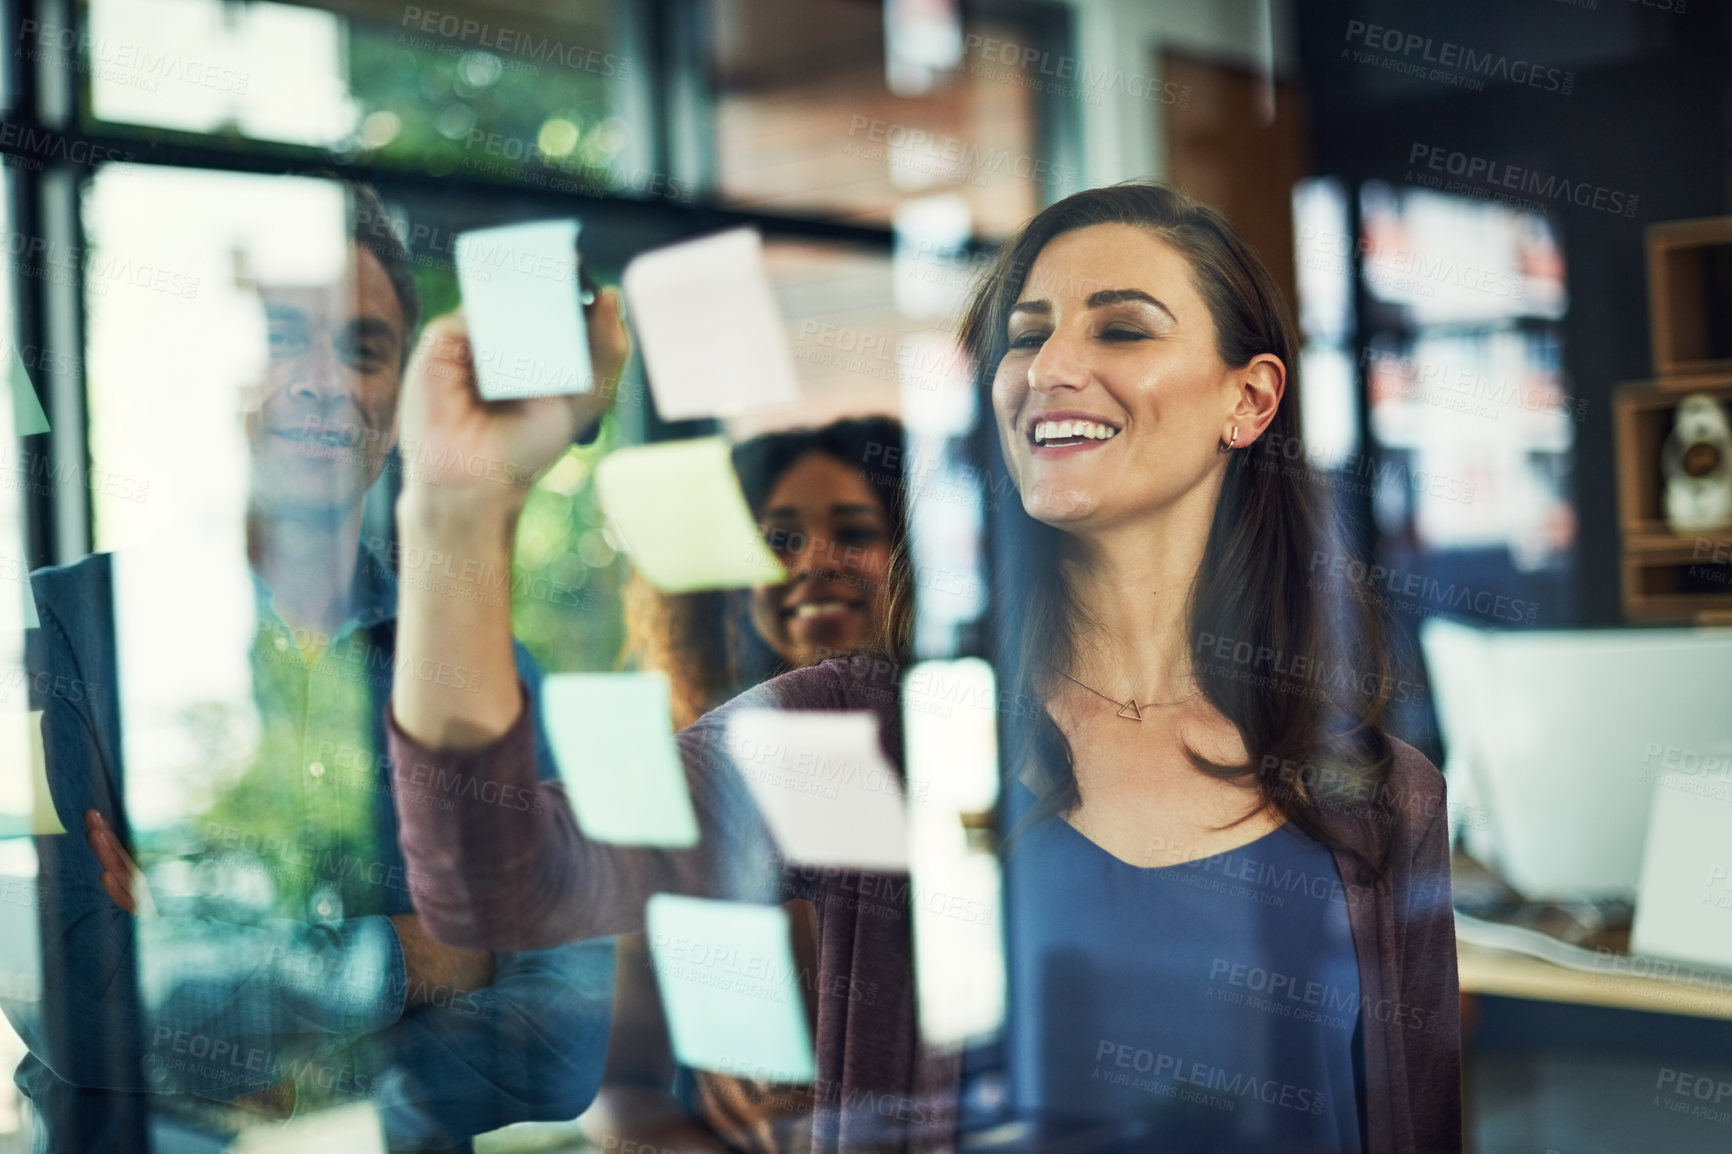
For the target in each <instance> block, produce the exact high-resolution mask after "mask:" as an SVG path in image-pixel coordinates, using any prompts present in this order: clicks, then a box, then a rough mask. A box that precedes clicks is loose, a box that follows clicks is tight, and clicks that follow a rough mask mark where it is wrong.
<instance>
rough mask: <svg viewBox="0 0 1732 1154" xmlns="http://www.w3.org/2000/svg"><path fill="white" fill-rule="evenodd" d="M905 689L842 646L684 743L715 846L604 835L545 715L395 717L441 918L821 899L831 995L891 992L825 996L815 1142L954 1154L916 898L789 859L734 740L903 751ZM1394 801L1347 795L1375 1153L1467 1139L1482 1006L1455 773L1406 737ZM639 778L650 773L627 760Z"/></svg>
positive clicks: (1390, 793) (589, 920)
mask: <svg viewBox="0 0 1732 1154" xmlns="http://www.w3.org/2000/svg"><path fill="white" fill-rule="evenodd" d="M897 700H898V693H897V683H896V675H895V671H894V670H893V669H890V668H887V667H886V665H885V663H884V662H869V661H866V660H864V659H854V660H852V661H850V660H847V659H836V660H831V661H827V662H824V663H823V664H821V665H816V666H813V667H811V668H807V669H801V670H796V671H794V672H792V673H788V674H784V675H783V676H781V677H778V678H776V679H775V680H774V681H771V682H769V683H767V684H765V685H762V686H759V687H758V688H756V689H754V690H752V691H750V692H748V693H746V694H744V695H742V696H741V697H738V698H735V699H734V700H733V701H731V702H729V703H728V704H727V705H724V706H722V707H721V708H719V709H716V710H714V711H712V712H710V713H708V714H706V715H705V716H703V717H702V718H700V719H699V720H698V721H697V722H696V723H694V724H693V725H691V726H690V727H688V728H687V729H685V730H682V731H681V732H680V733H679V734H678V735H677V737H676V741H677V743H678V745H679V750H680V754H681V759H682V761H683V762H684V765H685V771H686V781H687V784H688V786H689V788H690V791H691V795H692V803H693V806H694V808H695V809H696V811H697V814H698V821H699V825H700V826H701V828H702V832H703V838H702V841H701V842H700V844H699V845H698V846H696V847H694V848H692V849H689V850H655V849H643V848H628V847H621V846H614V845H604V844H601V843H598V842H593V841H590V840H589V839H588V838H586V837H585V836H584V835H583V832H582V830H580V829H579V828H578V826H577V823H576V821H575V820H574V818H573V816H572V812H571V808H570V805H569V803H568V802H567V800H566V797H565V793H564V790H563V788H562V787H561V786H559V785H558V784H547V783H540V782H538V781H537V776H536V769H535V730H534V726H533V724H532V715H531V711H530V710H529V709H525V710H524V712H523V715H522V716H520V717H519V719H518V721H517V723H516V724H515V725H513V727H512V728H511V730H510V731H509V732H507V733H505V734H504V735H503V736H501V737H500V738H499V739H498V740H496V741H494V742H493V743H492V744H490V745H488V746H486V747H484V748H482V749H478V750H473V751H470V752H467V753H450V752H444V751H436V750H429V749H426V748H424V747H422V746H421V745H419V744H417V743H416V742H414V741H412V740H410V739H409V738H408V737H406V736H405V735H404V734H403V732H402V731H401V730H400V729H398V728H397V727H396V725H395V723H394V722H393V723H392V724H391V725H390V743H391V760H392V763H393V765H394V773H395V777H396V790H395V798H396V804H397V811H398V817H399V819H400V822H401V826H402V840H403V850H404V853H405V855H406V856H407V859H408V863H409V888H410V891H411V893H413V894H414V895H415V904H416V908H417V909H418V910H419V912H420V914H421V916H422V918H423V920H424V921H425V922H426V925H427V928H428V930H429V931H430V932H431V933H432V934H433V935H434V936H435V937H436V938H438V939H439V940H441V941H443V942H446V943H448V944H450V945H454V946H468V947H472V948H491V949H519V950H521V949H539V948H545V947H550V946H554V945H559V944H561V943H564V942H569V941H573V940H576V939H582V938H593V937H604V936H607V935H610V934H616V933H624V932H627V931H632V930H641V929H642V928H643V911H644V903H645V901H646V900H647V899H648V898H649V896H650V895H651V894H654V893H659V892H670V893H687V894H696V895H700V896H705V897H713V898H725V899H728V900H735V901H765V902H771V901H783V900H787V899H789V898H796V897H803V898H806V899H808V900H810V901H812V902H813V903H814V905H815V906H816V907H817V911H818V969H819V974H818V983H819V989H820V990H823V991H837V990H851V989H873V990H876V991H877V993H878V996H877V997H876V998H875V1000H874V1001H873V1002H872V1004H870V1005H863V1004H860V1003H859V1002H858V1001H857V1000H853V999H849V998H842V997H819V998H818V999H817V1006H818V1010H817V1020H816V1023H815V1025H816V1035H817V1036H816V1040H815V1042H816V1046H815V1049H816V1056H817V1066H818V1076H817V1080H816V1082H815V1083H814V1085H813V1098H814V1101H815V1106H814V1112H813V1119H812V1126H813V1132H812V1139H813V1141H812V1149H813V1150H814V1151H815V1152H818V1154H827V1152H832V1151H834V1152H837V1154H843V1152H854V1151H866V1150H872V1151H879V1150H889V1149H904V1148H906V1149H910V1150H940V1149H946V1148H948V1147H949V1146H950V1145H951V1144H952V1142H953V1139H954V1130H955V1106H956V1078H957V1069H958V1056H957V1055H956V1054H954V1053H945V1052H936V1051H933V1050H931V1049H930V1048H928V1047H925V1046H923V1045H922V1044H921V1043H920V1040H919V1030H918V1027H917V1025H916V1018H915V1006H914V988H913V981H912V956H911V949H910V935H909V919H908V911H907V909H906V902H901V903H888V904H887V903H886V902H884V901H883V900H882V898H881V897H875V898H874V899H873V900H871V901H862V900H859V898H860V894H862V893H869V894H879V895H881V894H883V893H884V892H885V891H886V890H887V889H888V890H889V891H890V892H901V891H900V887H895V886H879V885H877V884H876V883H875V879H873V878H872V877H870V876H866V875H862V874H861V873H860V872H859V871H855V870H811V869H805V868H794V867H787V868H784V867H783V866H782V864H781V863H780V861H779V859H778V858H777V856H776V852H775V847H774V842H773V841H772V839H771V837H770V834H769V831H768V829H767V828H766V826H765V825H764V823H763V820H762V818H761V817H760V816H759V815H758V812H757V809H756V807H755V806H754V805H753V803H752V801H751V798H750V794H749V793H748V791H747V789H746V787H745V783H744V782H743V780H742V779H741V778H740V776H739V773H738V771H737V770H736V769H735V768H734V766H733V764H732V762H731V760H730V759H729V757H728V755H727V750H726V747H725V742H724V731H725V728H726V723H727V718H728V716H729V714H730V713H731V711H732V710H734V709H736V708H739V707H742V706H757V707H765V706H769V707H779V708H784V709H795V710H807V709H814V710H870V711H872V712H874V713H876V714H877V715H878V717H879V720H880V739H881V742H882V744H883V746H884V751H885V754H886V757H887V758H889V760H890V761H891V763H892V764H897V763H898V762H899V758H898V757H897V756H896V754H897V751H898V750H899V747H900V724H899V710H898V708H897ZM1394 744H1395V761H1394V765H1393V767H1392V768H1391V771H1390V775H1389V779H1388V782H1387V787H1386V789H1385V790H1384V791H1382V793H1383V797H1384V798H1385V799H1386V801H1387V803H1388V804H1387V805H1386V806H1383V807H1381V808H1376V809H1373V808H1370V807H1355V808H1346V807H1341V808H1335V809H1332V810H1330V811H1329V814H1328V818H1327V820H1329V821H1330V822H1332V823H1338V824H1339V827H1340V829H1341V830H1342V832H1343V833H1344V834H1345V835H1347V836H1348V837H1349V838H1350V839H1351V841H1352V842H1353V843H1354V844H1359V845H1369V846H1372V847H1374V849H1375V850H1377V851H1380V852H1382V853H1383V854H1384V855H1386V860H1387V868H1386V870H1385V872H1384V873H1383V875H1382V876H1381V877H1379V876H1378V875H1377V872H1376V871H1375V870H1373V869H1372V868H1371V867H1370V866H1369V865H1368V864H1367V863H1366V862H1364V861H1362V860H1361V859H1360V858H1359V857H1358V856H1357V855H1354V854H1351V853H1345V852H1337V853H1336V854H1335V860H1336V864H1337V866H1338V867H1339V869H1340V871H1341V879H1342V882H1343V884H1344V886H1345V888H1346V891H1347V896H1348V916H1349V920H1350V923H1351V926H1352V932H1353V942H1354V950H1355V953H1356V954H1357V956H1358V960H1359V982H1360V991H1361V996H1362V998H1363V1002H1362V1013H1363V1021H1364V1039H1365V1074H1366V1087H1365V1090H1366V1122H1367V1139H1368V1146H1367V1154H1410V1152H1411V1154H1421V1152H1423V1154H1444V1152H1450V1154H1455V1152H1458V1151H1460V1150H1461V1148H1462V1128H1461V1054H1460V1041H1461V1039H1460V1009H1459V1002H1458V993H1457V985H1456V968H1455V923H1454V919H1453V915H1452V913H1451V908H1450V895H1449V847H1448V833H1447V829H1448V825H1447V821H1446V818H1445V813H1444V810H1445V806H1444V786H1443V777H1442V775H1441V774H1439V773H1438V771H1437V769H1436V767H1434V766H1433V765H1432V764H1431V763H1430V762H1429V761H1427V760H1426V759H1425V757H1424V756H1423V755H1421V754H1420V753H1419V752H1418V751H1416V750H1415V749H1413V748H1412V747H1411V746H1409V745H1406V744H1404V743H1402V742H1399V741H1397V742H1395V743H1394ZM620 770H621V772H629V767H624V766H622V767H620Z"/></svg>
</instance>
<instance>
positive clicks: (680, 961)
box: [644, 894, 814, 1083]
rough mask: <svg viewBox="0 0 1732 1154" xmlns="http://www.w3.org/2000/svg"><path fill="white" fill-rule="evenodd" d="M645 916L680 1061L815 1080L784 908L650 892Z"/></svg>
mask: <svg viewBox="0 0 1732 1154" xmlns="http://www.w3.org/2000/svg"><path fill="white" fill-rule="evenodd" d="M644 918H645V927H644V928H645V930H646V931H647V934H648V937H649V944H650V957H651V959H652V960H653V962H654V964H655V971H656V984H657V986H658V987H659V988H660V990H661V995H662V1005H663V1006H664V1007H665V1008H666V1010H667V1018H668V1034H669V1036H670V1038H671V1040H672V1042H673V1047H674V1053H675V1054H676V1055H677V1056H678V1057H679V1060H680V1061H681V1062H684V1063H685V1064H686V1065H688V1066H692V1067H695V1068H696V1069H700V1070H717V1071H722V1072H724V1073H729V1074H736V1075H738V1076H740V1077H746V1078H760V1079H764V1080H766V1081H773V1082H790V1083H801V1082H810V1081H811V1080H812V1077H813V1074H814V1068H813V1061H812V1034H811V1028H810V1027H809V1026H808V1025H807V1022H806V1005H805V1002H804V1000H803V999H802V998H801V994H800V987H799V983H798V981H797V977H798V971H797V970H796V968H795V965H794V951H793V947H792V945H791V944H790V942H789V935H788V914H787V911H786V910H784V909H782V908H781V907H780V906H760V905H751V904H747V903H743V902H718V901H710V900H708V899H705V898H690V897H683V896H680V895H677V894H656V895H655V896H653V897H651V898H650V900H649V903H648V904H647V906H646V907H645V913H644Z"/></svg>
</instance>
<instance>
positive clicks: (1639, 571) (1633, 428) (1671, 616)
mask: <svg viewBox="0 0 1732 1154" xmlns="http://www.w3.org/2000/svg"><path fill="white" fill-rule="evenodd" d="M1691 393H1704V394H1706V395H1708V396H1711V397H1714V398H1715V399H1717V400H1719V401H1720V402H1721V403H1722V404H1725V403H1729V402H1732V365H1729V366H1728V371H1726V372H1725V373H1722V374H1718V375H1712V376H1674V377H1661V378H1658V379H1656V380H1652V381H1636V382H1631V383H1629V384H1624V385H1620V386H1618V389H1617V391H1616V392H1615V393H1614V395H1613V399H1612V406H1613V432H1614V436H1615V437H1616V443H1617V462H1618V522H1619V527H1620V529H1621V530H1622V531H1623V584H1624V616H1625V617H1627V618H1628V619H1629V620H1631V621H1641V622H1651V623H1656V624H1658V623H1668V622H1669V623H1673V624H1693V625H1732V527H1728V528H1723V529H1718V530H1714V531H1711V532H1704V533H1697V534H1677V533H1673V532H1672V531H1671V530H1670V529H1669V528H1667V526H1666V519H1665V504H1664V481H1663V478H1662V477H1661V475H1660V449H1661V446H1663V445H1664V444H1665V443H1666V437H1667V435H1668V434H1669V433H1670V432H1671V431H1672V414H1673V410H1675V409H1676V408H1677V405H1678V402H1679V400H1681V399H1682V398H1683V397H1685V396H1687V395H1689V394H1691Z"/></svg>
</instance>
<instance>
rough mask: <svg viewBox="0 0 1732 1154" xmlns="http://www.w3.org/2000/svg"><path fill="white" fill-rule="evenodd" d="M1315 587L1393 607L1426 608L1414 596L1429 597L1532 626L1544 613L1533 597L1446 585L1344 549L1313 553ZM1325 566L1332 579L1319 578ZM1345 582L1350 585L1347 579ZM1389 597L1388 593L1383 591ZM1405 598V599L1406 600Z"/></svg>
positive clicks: (1442, 603) (1435, 604)
mask: <svg viewBox="0 0 1732 1154" xmlns="http://www.w3.org/2000/svg"><path fill="white" fill-rule="evenodd" d="M1310 568H1311V588H1313V589H1318V590H1323V591H1327V592H1331V593H1335V594H1338V595H1342V594H1344V595H1346V596H1349V597H1353V598H1355V599H1357V600H1361V601H1367V602H1370V603H1374V604H1378V605H1382V606H1385V607H1387V608H1391V609H1401V610H1404V611H1405V610H1409V609H1413V610H1417V611H1422V612H1423V611H1424V606H1417V605H1414V601H1421V602H1428V603H1430V605H1431V606H1433V607H1436V608H1441V609H1457V610H1471V611H1472V612H1474V613H1477V614H1479V615H1480V616H1482V617H1490V618H1492V619H1494V620H1498V621H1512V622H1518V623H1521V624H1525V625H1532V624H1533V623H1534V621H1535V620H1536V619H1537V618H1538V615H1539V606H1538V605H1537V604H1535V603H1534V602H1532V601H1523V600H1521V599H1520V598H1511V597H1506V596H1504V595H1503V594H1501V593H1493V592H1492V591H1491V590H1489V589H1480V590H1478V591H1475V590H1474V589H1473V588H1471V587H1470V586H1467V585H1461V586H1457V585H1456V583H1455V582H1453V581H1451V582H1449V583H1448V584H1447V585H1446V584H1444V583H1443V582H1442V581H1439V580H1438V579H1437V578H1435V577H1427V576H1426V575H1424V574H1422V573H1404V572H1403V571H1402V570H1400V569H1393V568H1390V567H1388V566H1385V565H1377V564H1370V565H1368V564H1366V563H1365V562H1364V561H1361V560H1360V559H1359V558H1357V557H1352V556H1348V555H1347V554H1345V553H1333V554H1331V553H1326V552H1324V551H1322V550H1320V549H1314V550H1312V552H1311V566H1310ZM1320 568H1323V569H1326V572H1327V576H1328V578H1329V580H1328V581H1323V580H1320V579H1319V577H1318V570H1319V569H1320ZM1343 583H1345V584H1343ZM1386 593H1387V594H1389V595H1390V596H1388V597H1385V596H1384V594H1386ZM1401 599H1405V600H1401Z"/></svg>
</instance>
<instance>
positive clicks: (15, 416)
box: [7, 345, 48, 437]
mask: <svg viewBox="0 0 1732 1154" xmlns="http://www.w3.org/2000/svg"><path fill="white" fill-rule="evenodd" d="M7 351H8V354H9V358H8V359H9V360H10V361H11V362H12V363H11V365H10V367H9V368H8V370H7V379H8V381H9V382H10V383H11V386H12V432H13V435H14V436H19V437H28V436H31V435H32V434H34V433H46V432H47V431H48V414H47V413H44V412H43V411H42V402H41V401H39V400H38V399H37V398H36V387H35V386H34V385H32V384H31V383H30V373H29V372H28V371H27V370H26V369H25V368H24V361H23V359H22V358H20V357H19V356H18V346H17V345H12V346H11V347H10V348H9V349H8V350H7Z"/></svg>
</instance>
